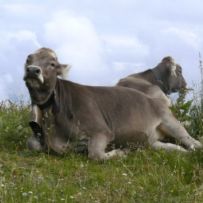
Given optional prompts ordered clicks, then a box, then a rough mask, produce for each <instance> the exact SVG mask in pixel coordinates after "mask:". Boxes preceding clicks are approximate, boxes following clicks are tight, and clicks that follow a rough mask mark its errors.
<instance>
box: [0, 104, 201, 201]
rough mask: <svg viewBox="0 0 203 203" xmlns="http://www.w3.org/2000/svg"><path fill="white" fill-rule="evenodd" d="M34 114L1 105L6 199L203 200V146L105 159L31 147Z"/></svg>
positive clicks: (2, 193)
mask: <svg viewBox="0 0 203 203" xmlns="http://www.w3.org/2000/svg"><path fill="white" fill-rule="evenodd" d="M179 108H180V109H181V108H183V107H181V105H179ZM184 108H186V107H184ZM181 112H182V113H183V111H181ZM193 112H194V111H193ZM197 112H198V111H197ZM176 113H180V112H179V111H177V112H176ZM179 116H182V118H183V114H180V115H179ZM192 116H193V119H192V122H191V124H190V125H192V126H193V129H190V130H191V131H192V132H194V133H195V132H196V134H195V136H196V137H197V136H198V133H199V131H197V128H199V129H200V126H196V127H194V125H195V118H196V117H195V116H194V115H189V117H187V119H190V120H191V117H192ZM198 116H199V114H198ZM28 120H29V108H28V107H27V106H26V105H15V104H9V105H7V107H6V105H5V104H3V103H2V104H1V105H0V202H2V203H10V202H11V203H12V202H13V203H18V202H19V203H23V202H25V203H27V202H40V203H43V202H46V203H47V202H68V203H69V202H82V203H83V202H88V203H89V202H90V203H92V202H111V203H112V202H113V203H114V202H115V203H117V202H126V203H128V202H136V203H142V202H143V203H148V202H154V203H157V202H161V203H162V202H163V203H167V202H175V203H178V202H180V203H184V202H185V203H195V202H198V203H201V202H203V151H196V152H193V153H189V154H182V153H177V152H170V153H167V152H164V151H153V150H150V149H146V150H138V151H134V152H132V153H130V154H129V156H128V157H127V158H124V159H114V160H110V161H106V162H104V163H98V162H96V161H90V160H88V159H87V157H86V156H84V155H76V154H67V155H66V156H56V155H49V154H42V153H31V152H29V151H28V150H27V149H26V145H25V142H26V138H27V137H28V136H29V135H30V134H31V131H30V129H29V127H28ZM183 120H184V119H183ZM196 120H201V119H200V118H199V119H196ZM196 125H201V123H200V122H199V124H196ZM195 130H196V131H195Z"/></svg>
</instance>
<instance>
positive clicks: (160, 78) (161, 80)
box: [151, 67, 169, 94]
mask: <svg viewBox="0 0 203 203" xmlns="http://www.w3.org/2000/svg"><path fill="white" fill-rule="evenodd" d="M151 71H152V73H153V76H154V78H155V80H156V83H157V84H156V85H158V86H159V87H160V88H161V90H162V91H163V92H164V93H165V94H167V92H168V89H169V88H168V85H167V81H166V79H165V75H164V73H163V72H161V71H160V70H159V69H157V68H156V67H155V68H153V69H151Z"/></svg>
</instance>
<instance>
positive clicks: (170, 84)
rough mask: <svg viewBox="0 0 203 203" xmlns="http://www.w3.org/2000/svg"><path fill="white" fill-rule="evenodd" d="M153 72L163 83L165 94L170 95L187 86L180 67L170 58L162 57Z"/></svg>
mask: <svg viewBox="0 0 203 203" xmlns="http://www.w3.org/2000/svg"><path fill="white" fill-rule="evenodd" d="M154 70H155V71H156V73H157V75H158V76H159V77H160V78H161V80H162V82H163V85H164V88H165V90H164V91H165V93H167V94H170V93H172V92H178V91H180V90H181V89H186V85H187V84H186V82H185V79H184V77H183V75H182V67H181V66H180V65H178V64H176V62H175V60H174V59H173V58H172V57H170V56H167V57H164V58H163V59H162V61H161V63H159V64H158V66H157V67H156V68H155V69H154Z"/></svg>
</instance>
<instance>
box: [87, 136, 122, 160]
mask: <svg viewBox="0 0 203 203" xmlns="http://www.w3.org/2000/svg"><path fill="white" fill-rule="evenodd" d="M110 141H111V140H110V139H109V138H108V136H106V135H105V134H97V135H94V136H93V137H91V138H90V140H89V142H88V157H89V158H90V159H93V160H107V159H111V158H112V157H115V156H118V157H122V156H124V155H125V152H124V151H122V150H120V149H114V150H112V151H109V152H105V149H106V147H107V145H108V144H109V142H110Z"/></svg>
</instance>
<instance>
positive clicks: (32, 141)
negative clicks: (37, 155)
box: [27, 136, 43, 152]
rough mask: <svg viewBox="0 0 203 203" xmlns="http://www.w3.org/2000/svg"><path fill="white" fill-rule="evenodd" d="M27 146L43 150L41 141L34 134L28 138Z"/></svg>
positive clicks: (38, 150)
mask: <svg viewBox="0 0 203 203" xmlns="http://www.w3.org/2000/svg"><path fill="white" fill-rule="evenodd" d="M27 147H28V149H29V150H31V151H37V152H40V151H42V150H43V147H42V145H41V144H40V141H39V140H38V139H37V138H36V137H34V136H32V137H29V138H28V140H27Z"/></svg>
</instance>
